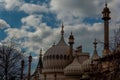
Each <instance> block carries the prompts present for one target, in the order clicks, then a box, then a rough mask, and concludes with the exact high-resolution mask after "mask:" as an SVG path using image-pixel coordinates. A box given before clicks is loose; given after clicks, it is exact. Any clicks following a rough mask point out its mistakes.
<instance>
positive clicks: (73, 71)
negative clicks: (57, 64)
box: [64, 57, 82, 76]
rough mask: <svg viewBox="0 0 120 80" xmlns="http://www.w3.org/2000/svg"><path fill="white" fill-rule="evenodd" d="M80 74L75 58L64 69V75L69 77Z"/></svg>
mask: <svg viewBox="0 0 120 80" xmlns="http://www.w3.org/2000/svg"><path fill="white" fill-rule="evenodd" d="M81 73H82V69H81V64H80V63H79V61H78V58H77V57H75V58H74V60H73V62H72V63H71V64H70V65H68V66H67V67H66V68H65V69H64V74H65V75H69V76H70V75H71V76H74V75H81Z"/></svg>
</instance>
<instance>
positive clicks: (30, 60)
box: [28, 54, 32, 80]
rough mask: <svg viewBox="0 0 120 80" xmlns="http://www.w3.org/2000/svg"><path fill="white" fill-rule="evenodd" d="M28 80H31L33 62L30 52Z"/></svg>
mask: <svg viewBox="0 0 120 80" xmlns="http://www.w3.org/2000/svg"><path fill="white" fill-rule="evenodd" d="M28 62H29V63H28V80H30V73H31V62H32V56H31V54H30V56H29V57H28Z"/></svg>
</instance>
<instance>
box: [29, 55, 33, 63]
mask: <svg viewBox="0 0 120 80" xmlns="http://www.w3.org/2000/svg"><path fill="white" fill-rule="evenodd" d="M31 61H32V56H31V53H30V55H29V62H31Z"/></svg>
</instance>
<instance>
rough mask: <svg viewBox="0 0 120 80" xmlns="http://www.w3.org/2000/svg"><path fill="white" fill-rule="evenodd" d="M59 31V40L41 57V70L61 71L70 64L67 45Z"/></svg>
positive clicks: (45, 71)
mask: <svg viewBox="0 0 120 80" xmlns="http://www.w3.org/2000/svg"><path fill="white" fill-rule="evenodd" d="M63 32H64V31H63V29H62V31H61V33H62V36H61V40H60V41H59V43H58V44H57V45H53V46H52V47H51V48H50V49H48V50H47V51H46V53H45V54H44V57H43V72H44V73H47V72H49V73H50V72H63V69H64V68H65V67H66V66H67V65H68V64H70V62H71V60H70V54H69V46H68V45H67V44H66V43H65V41H64V37H63Z"/></svg>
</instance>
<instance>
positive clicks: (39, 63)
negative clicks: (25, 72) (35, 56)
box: [37, 49, 43, 73]
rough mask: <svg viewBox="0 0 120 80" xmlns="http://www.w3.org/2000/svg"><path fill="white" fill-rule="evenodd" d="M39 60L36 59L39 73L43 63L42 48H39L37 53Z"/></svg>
mask: <svg viewBox="0 0 120 80" xmlns="http://www.w3.org/2000/svg"><path fill="white" fill-rule="evenodd" d="M39 55H40V56H39V61H38V66H37V68H38V70H39V72H40V73H41V72H42V68H43V63H42V49H40V54H39Z"/></svg>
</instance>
